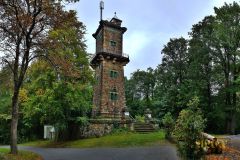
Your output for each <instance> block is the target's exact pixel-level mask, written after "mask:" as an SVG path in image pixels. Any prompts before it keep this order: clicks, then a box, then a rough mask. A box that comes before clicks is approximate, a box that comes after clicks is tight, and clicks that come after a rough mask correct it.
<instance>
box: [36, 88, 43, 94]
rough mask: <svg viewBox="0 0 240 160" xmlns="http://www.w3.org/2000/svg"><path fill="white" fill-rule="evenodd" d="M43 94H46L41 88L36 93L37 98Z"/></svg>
mask: <svg viewBox="0 0 240 160" xmlns="http://www.w3.org/2000/svg"><path fill="white" fill-rule="evenodd" d="M43 94H44V90H43V89H41V88H40V89H38V90H37V91H36V95H37V96H41V95H43Z"/></svg>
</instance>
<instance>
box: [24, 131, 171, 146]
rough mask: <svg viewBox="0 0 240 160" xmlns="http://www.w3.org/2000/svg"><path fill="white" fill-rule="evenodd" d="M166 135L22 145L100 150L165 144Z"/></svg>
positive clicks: (127, 134) (117, 135) (122, 135)
mask: <svg viewBox="0 0 240 160" xmlns="http://www.w3.org/2000/svg"><path fill="white" fill-rule="evenodd" d="M164 143H166V141H165V133H164V132H163V131H158V132H154V133H149V134H139V133H132V132H123V133H114V134H111V135H107V136H104V137H100V138H89V139H81V140H76V141H68V142H58V143H56V142H52V141H34V142H29V143H25V144H22V145H24V146H37V147H71V148H99V147H134V146H151V145H159V144H164Z"/></svg>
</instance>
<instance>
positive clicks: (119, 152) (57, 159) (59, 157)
mask: <svg viewBox="0 0 240 160" xmlns="http://www.w3.org/2000/svg"><path fill="white" fill-rule="evenodd" d="M19 149H21V150H28V151H33V152H35V153H38V154H40V155H41V156H42V157H43V158H44V160H178V159H179V158H178V156H177V151H176V148H175V147H174V146H172V145H163V146H154V147H134V148H91V149H76V148H35V147H23V146H20V147H19Z"/></svg>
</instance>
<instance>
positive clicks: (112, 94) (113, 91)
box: [109, 88, 118, 101]
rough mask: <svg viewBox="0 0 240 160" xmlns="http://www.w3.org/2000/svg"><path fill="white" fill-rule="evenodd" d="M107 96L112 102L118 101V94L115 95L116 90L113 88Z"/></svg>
mask: <svg viewBox="0 0 240 160" xmlns="http://www.w3.org/2000/svg"><path fill="white" fill-rule="evenodd" d="M109 96H110V99H111V100H112V101H116V100H117V99H118V93H117V90H116V88H114V89H112V90H111V91H110V93H109Z"/></svg>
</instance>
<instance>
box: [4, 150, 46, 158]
mask: <svg viewBox="0 0 240 160" xmlns="http://www.w3.org/2000/svg"><path fill="white" fill-rule="evenodd" d="M0 160H42V157H41V156H39V155H37V154H35V153H32V152H28V151H19V153H18V155H16V156H15V155H12V154H9V149H7V148H0Z"/></svg>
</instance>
